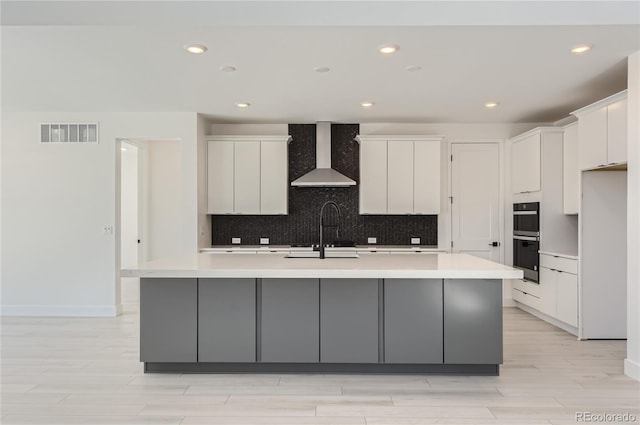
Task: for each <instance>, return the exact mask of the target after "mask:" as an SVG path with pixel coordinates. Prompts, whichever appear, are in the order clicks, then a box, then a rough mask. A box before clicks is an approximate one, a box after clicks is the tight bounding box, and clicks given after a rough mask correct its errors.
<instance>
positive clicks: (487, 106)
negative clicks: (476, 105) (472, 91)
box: [484, 102, 498, 109]
mask: <svg viewBox="0 0 640 425" xmlns="http://www.w3.org/2000/svg"><path fill="white" fill-rule="evenodd" d="M484 107H485V108H489V109H492V108H496V107H498V102H487V103H485V104H484Z"/></svg>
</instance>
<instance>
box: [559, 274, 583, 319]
mask: <svg viewBox="0 0 640 425" xmlns="http://www.w3.org/2000/svg"><path fill="white" fill-rule="evenodd" d="M556 275H557V280H556V283H557V300H558V309H557V312H558V314H557V319H558V320H561V321H563V322H565V323H567V324H569V325H571V326H575V327H578V276H576V275H575V274H571V273H565V272H557V273H556Z"/></svg>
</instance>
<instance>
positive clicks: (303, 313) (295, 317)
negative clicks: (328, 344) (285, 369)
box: [261, 279, 320, 363]
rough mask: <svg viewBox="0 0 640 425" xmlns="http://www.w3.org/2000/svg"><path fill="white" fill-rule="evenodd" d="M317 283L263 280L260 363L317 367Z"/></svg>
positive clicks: (310, 280)
mask: <svg viewBox="0 0 640 425" xmlns="http://www.w3.org/2000/svg"><path fill="white" fill-rule="evenodd" d="M319 309H320V289H319V279H262V337H261V342H262V349H261V355H262V361H263V362H289V363H317V362H318V361H319V353H320V334H319V329H320V319H319Z"/></svg>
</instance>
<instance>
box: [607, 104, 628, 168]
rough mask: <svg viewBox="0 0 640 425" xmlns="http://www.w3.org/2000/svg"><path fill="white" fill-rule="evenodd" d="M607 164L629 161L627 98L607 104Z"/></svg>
mask: <svg viewBox="0 0 640 425" xmlns="http://www.w3.org/2000/svg"><path fill="white" fill-rule="evenodd" d="M607 119H608V123H607V161H608V162H607V164H619V163H623V162H627V99H624V100H619V101H618V102H615V103H612V104H611V105H609V106H607Z"/></svg>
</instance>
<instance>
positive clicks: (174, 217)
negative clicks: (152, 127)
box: [143, 140, 184, 260]
mask: <svg viewBox="0 0 640 425" xmlns="http://www.w3.org/2000/svg"><path fill="white" fill-rule="evenodd" d="M144 149H145V150H146V155H147V165H146V167H145V168H146V169H145V170H144V172H145V174H146V185H145V186H146V187H145V190H144V192H145V194H146V196H148V204H147V208H145V213H144V219H143V220H144V221H145V223H146V224H147V226H146V232H145V245H146V247H147V252H148V257H146V260H155V259H158V258H162V257H170V256H174V255H179V254H180V253H181V252H184V251H183V250H182V247H181V246H180V244H179V243H176V241H180V240H181V238H182V236H181V234H182V228H181V225H180V222H181V216H180V214H181V210H182V204H183V202H184V201H183V199H182V187H181V183H182V178H181V175H182V162H181V157H182V141H180V140H150V141H147V142H146V143H145V148H144Z"/></svg>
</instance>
